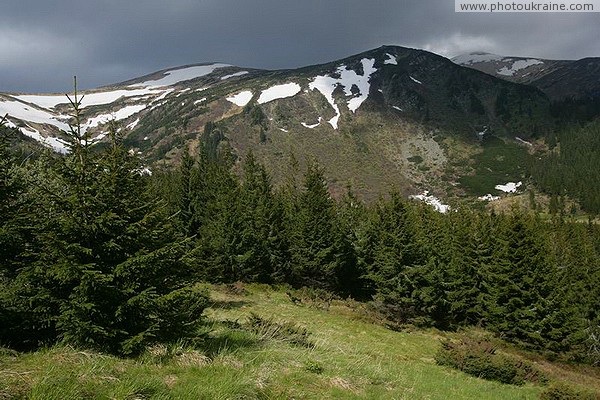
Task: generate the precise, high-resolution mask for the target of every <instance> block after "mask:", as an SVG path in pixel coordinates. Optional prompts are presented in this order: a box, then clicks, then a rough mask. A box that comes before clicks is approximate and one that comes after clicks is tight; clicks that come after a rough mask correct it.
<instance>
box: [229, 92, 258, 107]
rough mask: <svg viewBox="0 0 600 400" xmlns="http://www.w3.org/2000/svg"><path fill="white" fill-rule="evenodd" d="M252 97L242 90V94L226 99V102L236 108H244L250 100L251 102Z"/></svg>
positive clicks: (250, 93) (249, 93)
mask: <svg viewBox="0 0 600 400" xmlns="http://www.w3.org/2000/svg"><path fill="white" fill-rule="evenodd" d="M252 96H253V95H252V92H251V91H249V90H244V91H243V92H240V93H238V94H236V95H234V96H231V97H227V101H229V102H230V103H233V104H235V105H236V106H239V107H244V106H245V105H246V104H248V103H249V102H250V100H252Z"/></svg>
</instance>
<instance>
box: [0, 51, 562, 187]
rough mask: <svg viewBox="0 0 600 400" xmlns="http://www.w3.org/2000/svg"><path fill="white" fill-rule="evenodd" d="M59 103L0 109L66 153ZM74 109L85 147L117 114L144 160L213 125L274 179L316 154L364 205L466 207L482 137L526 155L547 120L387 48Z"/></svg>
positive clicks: (5, 102)
mask: <svg viewBox="0 0 600 400" xmlns="http://www.w3.org/2000/svg"><path fill="white" fill-rule="evenodd" d="M67 103H68V100H67V98H66V97H65V96H64V95H24V94H1V95H0V113H2V114H4V113H8V114H9V116H10V118H9V120H10V122H11V123H12V124H13V125H18V126H19V127H20V128H21V131H22V133H23V134H25V135H26V136H28V137H30V138H33V139H35V140H38V141H40V142H42V143H44V144H45V145H47V146H50V147H53V148H54V149H55V150H57V151H59V152H64V151H66V143H65V141H64V140H65V137H64V136H63V135H62V134H61V133H60V130H66V129H68V126H67V122H68V121H69V116H68V114H69V106H68V104H67ZM82 107H83V110H84V121H82V122H83V130H84V131H86V132H88V133H89V136H90V140H92V141H94V142H99V143H101V142H102V141H103V140H105V137H106V129H107V122H108V121H109V120H110V119H114V120H116V121H117V122H118V123H119V124H120V126H121V129H122V134H123V135H124V136H125V139H126V143H127V144H128V145H129V146H130V147H132V148H133V149H134V151H136V152H139V153H140V154H141V155H143V156H144V158H145V159H146V160H147V161H148V163H150V164H152V163H157V162H159V161H160V162H162V161H166V162H167V163H172V162H177V160H178V159H179V157H180V155H181V154H182V152H184V151H185V150H186V149H190V148H191V149H196V148H197V145H198V142H199V140H200V139H201V136H202V133H203V131H204V127H205V125H206V123H208V122H215V123H217V128H218V131H219V132H220V133H221V136H222V138H221V139H220V140H221V141H222V142H224V143H222V145H226V144H228V145H229V146H230V147H231V148H232V150H233V151H234V153H235V154H236V157H237V158H238V159H241V158H242V157H243V156H244V155H245V154H246V152H247V151H248V150H250V149H251V150H253V151H254V153H255V154H257V155H258V156H259V157H260V159H261V160H263V161H264V162H265V164H266V165H267V168H268V169H269V171H270V172H271V173H272V174H273V176H274V178H275V181H276V182H281V180H282V179H283V177H282V175H283V173H284V171H285V168H283V166H285V165H287V163H288V160H289V157H290V153H294V154H295V155H296V158H298V159H299V161H300V163H301V164H304V160H305V157H314V158H316V159H317V160H318V161H319V162H320V163H321V164H322V165H323V166H324V167H325V168H326V170H327V172H328V176H330V177H331V182H330V186H331V189H332V191H333V192H334V193H340V192H342V191H344V190H345V188H346V186H347V185H348V184H352V185H353V186H354V187H355V188H356V190H357V192H358V193H359V195H361V196H362V197H364V198H367V199H374V198H376V197H377V196H378V195H380V194H382V193H386V192H387V191H388V190H389V188H390V187H397V188H400V189H401V190H402V191H403V192H404V193H405V194H418V193H422V192H423V191H429V192H432V193H434V194H436V195H438V196H440V197H444V198H448V197H452V198H459V197H461V196H464V195H468V196H471V198H472V199H475V197H474V196H475V195H477V196H481V195H484V194H486V193H488V192H485V193H484V192H482V191H481V190H474V189H473V187H474V186H473V185H471V186H467V187H463V186H461V185H460V183H458V184H457V182H459V181H460V178H461V177H463V176H470V175H472V174H473V173H474V169H473V168H472V165H471V164H472V163H473V162H474V156H475V155H476V154H480V153H482V152H483V151H484V149H482V148H481V146H480V139H481V138H482V137H483V136H484V135H488V136H496V137H498V138H499V140H501V141H502V142H504V143H506V144H507V147H506V148H505V152H506V153H507V154H513V153H514V148H515V147H516V146H520V149H519V148H518V147H517V153H521V152H524V153H526V152H527V146H524V145H523V144H522V143H521V144H520V142H519V141H518V140H517V139H516V138H520V139H523V140H528V138H530V137H532V136H539V135H540V134H543V133H544V132H545V131H546V130H548V129H550V128H551V127H552V124H553V123H552V121H551V118H550V116H549V113H550V103H549V101H548V99H547V98H546V96H545V95H544V94H543V93H541V92H540V91H538V90H536V89H534V88H531V87H528V86H524V85H519V84H513V83H510V82H506V81H503V80H501V79H497V78H494V77H491V76H489V75H487V74H482V73H480V72H478V71H475V70H473V69H470V68H463V67H460V66H457V65H456V64H454V63H452V62H451V61H450V60H448V59H445V58H443V57H440V56H437V55H435V54H432V53H429V52H426V51H422V50H416V49H408V48H403V47H397V46H384V47H381V48H378V49H375V50H371V51H367V52H364V53H361V54H358V55H355V56H351V57H348V58H345V59H342V60H337V61H333V62H330V63H327V64H322V65H315V66H309V67H304V68H299V69H293V70H278V71H265V70H256V69H250V68H239V67H234V66H230V65H227V64H197V65H188V66H185V67H179V68H173V69H168V70H163V71H159V72H156V73H153V74H150V75H147V76H144V77H141V78H136V79H132V80H129V81H126V82H123V83H120V84H115V85H111V86H107V87H104V88H99V89H97V90H93V91H86V92H85V93H83V100H82ZM194 151H195V150H194ZM519 157H520V156H519ZM508 158H513V157H508ZM515 167H516V168H515ZM520 167H522V165H519V166H514V165H512V164H510V163H506V166H505V168H504V170H505V171H503V172H500V173H496V175H497V177H496V178H495V179H500V178H502V180H498V181H495V182H490V183H489V184H487V185H485V186H486V189H485V190H489V188H490V185H491V190H492V191H493V194H494V195H500V194H502V192H501V191H497V190H495V189H494V185H499V184H505V183H506V182H511V181H514V182H517V181H520V180H522V179H523V175H522V171H520V169H519V168H520ZM491 183H493V184H491ZM482 190H484V189H482Z"/></svg>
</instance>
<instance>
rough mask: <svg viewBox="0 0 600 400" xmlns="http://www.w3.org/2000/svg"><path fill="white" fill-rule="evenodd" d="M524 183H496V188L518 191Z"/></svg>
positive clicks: (510, 191) (505, 190)
mask: <svg viewBox="0 0 600 400" xmlns="http://www.w3.org/2000/svg"><path fill="white" fill-rule="evenodd" d="M522 184H523V182H517V183H514V182H508V183H507V184H505V185H496V186H495V189H496V190H500V191H502V192H504V193H515V192H516V191H517V188H518V187H520V186H521V185H522Z"/></svg>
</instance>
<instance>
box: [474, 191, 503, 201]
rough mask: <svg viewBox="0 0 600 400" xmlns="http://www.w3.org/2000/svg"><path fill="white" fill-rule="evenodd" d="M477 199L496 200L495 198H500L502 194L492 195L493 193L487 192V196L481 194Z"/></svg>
mask: <svg viewBox="0 0 600 400" xmlns="http://www.w3.org/2000/svg"><path fill="white" fill-rule="evenodd" d="M477 199H479V200H481V201H495V200H499V199H500V196H492V195H491V194H489V193H488V194H486V195H485V196H480V197H478V198H477Z"/></svg>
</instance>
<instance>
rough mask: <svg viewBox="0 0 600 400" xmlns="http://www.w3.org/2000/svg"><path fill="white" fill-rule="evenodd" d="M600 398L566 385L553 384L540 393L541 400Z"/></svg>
mask: <svg viewBox="0 0 600 400" xmlns="http://www.w3.org/2000/svg"><path fill="white" fill-rule="evenodd" d="M597 399H598V396H597V395H594V394H593V393H588V392H585V391H582V390H578V389H574V388H572V387H570V386H567V385H565V384H553V385H551V386H549V387H548V388H547V389H545V390H544V391H543V392H542V393H540V400H597Z"/></svg>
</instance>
